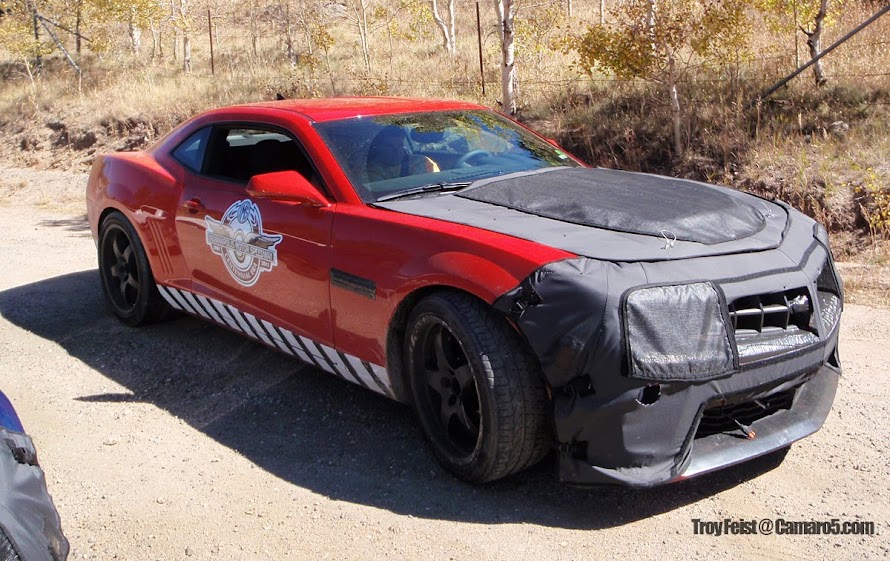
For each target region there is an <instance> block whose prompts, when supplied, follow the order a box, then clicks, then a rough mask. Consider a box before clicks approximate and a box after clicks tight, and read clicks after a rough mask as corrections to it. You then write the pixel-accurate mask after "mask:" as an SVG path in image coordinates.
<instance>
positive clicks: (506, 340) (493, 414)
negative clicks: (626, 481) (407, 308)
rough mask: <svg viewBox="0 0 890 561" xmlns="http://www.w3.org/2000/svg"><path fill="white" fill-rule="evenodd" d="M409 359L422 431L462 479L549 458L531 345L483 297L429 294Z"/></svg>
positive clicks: (412, 329)
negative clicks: (529, 346)
mask: <svg viewBox="0 0 890 561" xmlns="http://www.w3.org/2000/svg"><path fill="white" fill-rule="evenodd" d="M405 360H406V362H405V364H406V367H407V375H408V376H409V380H408V382H409V385H410V388H411V397H412V399H413V402H414V409H415V412H416V414H417V418H418V422H419V424H420V427H421V430H422V432H423V433H424V436H425V438H426V440H427V442H428V443H429V446H430V449H431V450H432V452H433V454H434V455H435V456H436V458H437V459H438V460H439V462H440V463H441V464H442V465H443V466H444V467H445V468H446V469H448V470H449V471H450V472H452V473H453V474H454V475H456V476H457V477H459V478H461V479H463V480H465V481H470V482H474V483H481V482H486V481H492V480H495V479H499V478H501V477H505V476H507V475H510V474H512V473H515V472H517V471H520V470H522V469H525V468H527V467H529V466H531V465H533V464H534V463H536V462H538V461H539V460H541V458H543V457H544V455H546V453H547V451H548V450H549V448H550V444H551V441H552V429H551V428H550V424H551V413H550V403H549V399H548V397H547V390H546V386H545V384H544V381H543V377H542V376H541V373H540V367H539V366H538V363H537V360H536V359H535V357H534V355H533V354H532V353H531V351H530V350H529V349H528V346H527V344H525V343H524V341H523V340H522V339H521V338H520V337H519V335H518V334H517V333H516V332H515V331H513V329H512V328H511V327H510V326H509V325H508V324H507V322H506V320H505V319H504V318H503V317H501V316H499V315H498V314H497V313H496V312H494V311H493V310H492V309H491V308H490V307H489V306H487V305H486V304H485V303H484V302H482V301H480V300H477V299H476V298H474V297H472V296H470V295H468V294H464V293H460V292H452V291H442V292H438V293H435V294H432V295H430V296H427V297H426V298H424V299H423V300H421V301H420V302H418V304H417V305H416V306H415V307H414V309H413V310H412V312H411V314H410V316H409V318H408V324H407V330H406V337H405Z"/></svg>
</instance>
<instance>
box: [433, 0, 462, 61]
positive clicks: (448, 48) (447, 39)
mask: <svg viewBox="0 0 890 561" xmlns="http://www.w3.org/2000/svg"><path fill="white" fill-rule="evenodd" d="M445 3H446V9H447V11H446V12H445V13H446V15H447V18H442V16H441V15H440V14H439V3H438V2H437V1H436V0H431V1H430V8H431V9H432V11H433V21H434V22H436V27H437V28H438V29H439V32H440V33H441V34H442V48H443V49H445V52H447V53H448V54H450V55H452V56H453V55H456V54H457V43H456V42H455V40H454V0H446V2H445Z"/></svg>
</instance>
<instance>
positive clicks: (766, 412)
mask: <svg viewBox="0 0 890 561" xmlns="http://www.w3.org/2000/svg"><path fill="white" fill-rule="evenodd" d="M796 391H797V388H791V389H790V390H785V391H783V392H779V393H775V394H772V395H770V396H767V397H763V398H760V399H755V400H752V401H745V402H742V403H737V404H734V405H723V404H721V405H717V406H714V407H709V408H707V409H705V410H704V411H702V416H701V420H700V421H699V423H698V430H696V432H695V438H705V437H707V436H711V435H714V434H720V433H734V434H738V435H739V437H741V438H744V437H745V434H744V433H743V432H742V430H741V429H740V428H739V423H741V424H743V425H746V426H751V424H753V423H755V422H757V421H759V420H760V419H763V418H765V417H769V416H770V415H772V414H774V413H777V412H779V411H781V410H783V409H791V405H792V403H793V402H794V394H795V392H796ZM754 428H755V429H756V427H754Z"/></svg>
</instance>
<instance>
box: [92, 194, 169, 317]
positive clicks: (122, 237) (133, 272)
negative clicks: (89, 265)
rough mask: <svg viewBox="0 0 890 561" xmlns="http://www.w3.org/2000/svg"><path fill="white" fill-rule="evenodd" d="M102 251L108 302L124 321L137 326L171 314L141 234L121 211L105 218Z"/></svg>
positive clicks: (100, 236)
mask: <svg viewBox="0 0 890 561" xmlns="http://www.w3.org/2000/svg"><path fill="white" fill-rule="evenodd" d="M98 251H99V277H100V278H101V279H102V292H103V293H104V294H105V302H106V303H107V304H108V307H109V308H110V310H111V312H112V313H113V314H114V315H115V316H117V318H118V319H119V320H120V321H121V322H123V323H125V324H127V325H129V326H132V327H135V326H138V325H143V324H146V323H152V322H156V321H160V320H162V319H164V318H165V317H167V316H168V315H169V314H170V312H171V308H170V305H169V304H167V302H166V301H165V300H164V298H163V297H162V296H161V294H160V292H158V287H157V285H155V281H154V276H152V273H151V266H150V265H149V264H148V257H147V256H146V254H145V248H144V247H143V245H142V242H141V241H140V240H139V235H138V234H137V233H136V230H135V229H134V228H133V225H132V224H130V222H129V221H128V220H127V219H126V218H125V217H124V215H122V214H121V213H119V212H113V213H111V214H109V215H108V216H107V217H106V218H105V219H104V220H103V221H102V225H101V227H100V229H99V246H98Z"/></svg>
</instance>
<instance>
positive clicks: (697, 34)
mask: <svg viewBox="0 0 890 561" xmlns="http://www.w3.org/2000/svg"><path fill="white" fill-rule="evenodd" d="M745 8H746V2H745V1H744V0H722V1H721V0H705V1H694V0H627V1H626V2H623V3H621V4H620V5H618V6H617V7H616V8H614V9H613V10H612V15H613V20H614V23H610V24H594V25H590V26H588V28H587V30H586V32H585V33H584V34H582V35H581V36H580V37H577V38H576V41H575V42H574V43H573V44H572V45H571V47H570V48H571V49H573V50H575V51H576V52H577V54H578V57H579V61H580V63H581V65H582V67H583V68H585V69H587V71H588V72H592V70H593V69H594V68H601V69H603V70H606V71H609V72H612V73H614V74H615V75H616V76H617V77H618V78H624V79H630V78H642V79H644V80H649V81H651V82H654V83H656V84H659V85H662V86H664V87H665V88H666V89H667V91H668V95H669V97H670V107H671V120H672V124H673V141H674V153H675V154H676V155H677V156H679V155H682V153H683V134H682V113H681V104H680V94H679V90H678V87H677V86H678V85H679V84H681V83H682V82H684V81H685V80H686V79H687V78H688V75H689V71H690V69H691V68H693V67H695V66H700V65H710V64H721V63H725V62H729V61H731V60H733V58H734V57H736V56H737V55H738V53H739V52H740V51H743V50H744V49H745V48H746V46H747V40H748V36H749V34H750V23H749V21H748V18H747V14H746V10H745Z"/></svg>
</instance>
